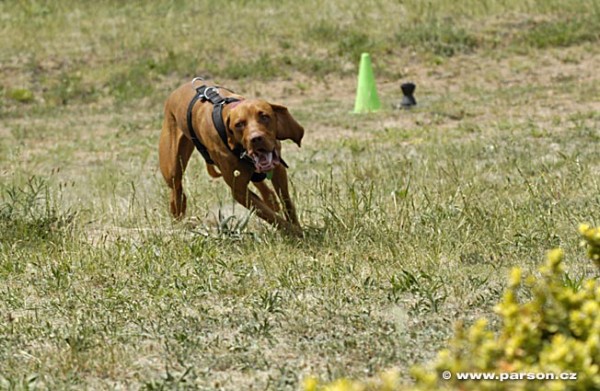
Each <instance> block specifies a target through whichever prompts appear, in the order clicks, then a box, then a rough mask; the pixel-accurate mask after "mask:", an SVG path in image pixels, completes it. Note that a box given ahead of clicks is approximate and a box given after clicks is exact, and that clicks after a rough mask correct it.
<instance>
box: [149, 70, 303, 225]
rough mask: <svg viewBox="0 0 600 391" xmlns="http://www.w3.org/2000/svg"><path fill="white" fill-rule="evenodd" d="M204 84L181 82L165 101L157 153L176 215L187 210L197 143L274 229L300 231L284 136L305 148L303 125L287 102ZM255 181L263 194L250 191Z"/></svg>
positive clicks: (210, 166) (212, 170)
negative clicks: (186, 187)
mask: <svg viewBox="0 0 600 391" xmlns="http://www.w3.org/2000/svg"><path fill="white" fill-rule="evenodd" d="M199 83H200V82H199V81H198V80H197V79H194V80H193V81H192V82H191V83H186V84H184V85H182V86H181V87H179V88H178V89H176V90H175V91H173V92H172V93H171V95H170V96H169V98H168V99H167V101H166V103H165V112H164V120H163V126H162V132H161V135H160V141H159V148H158V152H159V165H160V171H161V172H162V175H163V177H164V178H165V181H166V182H167V184H168V185H169V187H170V188H171V202H170V203H171V213H172V214H173V216H174V217H176V218H181V217H183V215H184V214H185V210H186V196H185V193H184V192H183V186H182V178H183V173H184V171H185V168H186V166H187V163H188V161H189V159H190V156H191V155H192V152H193V151H194V145H196V148H198V150H199V151H200V153H201V154H202V155H203V156H204V158H205V160H206V162H207V164H206V168H207V171H208V174H209V175H210V176H212V177H214V178H217V177H220V176H222V177H223V179H224V180H225V182H226V183H227V185H229V187H230V188H231V190H232V193H233V197H234V199H235V200H236V201H237V202H239V203H240V204H242V205H244V206H245V207H246V208H248V209H254V210H256V214H257V215H258V216H259V217H260V218H262V219H264V220H266V221H268V222H269V223H271V224H273V225H274V226H275V227H277V228H279V229H282V230H284V231H286V232H288V233H291V234H294V235H301V234H302V230H301V228H300V223H299V221H298V217H297V215H296V209H295V207H294V203H293V202H292V199H291V198H290V194H289V189H288V178H287V171H286V167H287V165H286V164H285V162H284V161H283V160H282V159H281V143H280V140H287V139H290V140H292V141H294V142H295V143H296V144H297V145H298V146H300V143H301V141H302V137H303V136H304V128H303V127H302V126H301V125H300V124H298V122H296V120H295V119H294V118H293V117H292V116H291V114H290V113H289V111H288V109H287V108H286V107H284V106H280V105H276V104H271V103H269V102H267V101H265V100H262V99H245V98H244V97H242V96H240V95H236V94H234V93H232V92H230V91H229V90H227V89H224V88H221V87H216V86H212V85H208V86H207V85H204V84H203V85H202V86H199V87H198V84H199ZM215 103H216V104H215ZM217 109H218V110H217ZM219 125H220V128H221V129H219ZM190 127H191V128H192V129H190ZM194 139H195V140H194ZM202 149H204V151H202ZM265 176H267V177H270V178H271V181H272V184H273V189H274V191H273V190H272V189H271V188H270V187H269V186H268V185H267V184H266V183H265V180H264V179H265ZM251 181H252V182H253V183H254V185H255V186H256V188H257V189H258V190H259V192H260V194H261V197H259V196H258V195H257V194H255V193H254V192H252V191H251V190H250V188H249V184H250V182H251ZM275 195H277V196H278V197H279V199H280V201H281V204H282V205H283V212H284V216H285V219H284V218H282V217H281V216H280V215H278V213H277V212H278V211H279V210H280V208H279V204H278V202H277V197H276V196H275Z"/></svg>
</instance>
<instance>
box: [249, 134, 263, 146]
mask: <svg viewBox="0 0 600 391" xmlns="http://www.w3.org/2000/svg"><path fill="white" fill-rule="evenodd" d="M263 141H264V137H263V136H254V137H252V138H251V139H250V143H252V145H258V144H260V143H262V142H263Z"/></svg>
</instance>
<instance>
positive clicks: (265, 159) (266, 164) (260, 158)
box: [254, 152, 276, 172]
mask: <svg viewBox="0 0 600 391" xmlns="http://www.w3.org/2000/svg"><path fill="white" fill-rule="evenodd" d="M275 164H276V162H274V161H273V152H267V153H260V154H256V155H255V156H254V167H255V168H256V171H258V172H265V171H269V170H272V169H273V168H275Z"/></svg>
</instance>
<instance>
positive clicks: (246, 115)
mask: <svg viewBox="0 0 600 391" xmlns="http://www.w3.org/2000/svg"><path fill="white" fill-rule="evenodd" d="M225 123H226V126H227V141H228V143H229V147H230V148H231V149H235V148H236V147H238V146H241V147H243V148H244V149H245V150H246V152H247V154H248V156H250V157H251V158H252V160H253V161H254V167H255V169H256V171H257V172H266V171H270V170H272V169H273V168H275V166H277V165H278V164H280V163H281V160H280V156H281V143H280V142H279V140H288V139H290V140H292V141H294V142H295V143H296V144H298V146H300V143H301V142H302V137H303V136H304V128H303V127H302V126H300V124H298V122H296V120H295V119H294V118H293V117H292V116H291V114H290V113H289V111H288V109H287V108H286V107H285V106H280V105H274V104H271V103H269V102H267V101H265V100H262V99H251V100H243V101H240V102H235V103H232V104H231V107H230V110H229V112H228V113H227V118H226V120H225Z"/></svg>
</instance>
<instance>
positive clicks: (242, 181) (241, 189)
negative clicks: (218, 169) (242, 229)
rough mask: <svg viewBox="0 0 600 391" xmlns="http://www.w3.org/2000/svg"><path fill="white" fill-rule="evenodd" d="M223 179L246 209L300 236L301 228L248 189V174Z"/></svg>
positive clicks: (279, 227) (234, 196)
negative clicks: (278, 213) (282, 216)
mask: <svg viewBox="0 0 600 391" xmlns="http://www.w3.org/2000/svg"><path fill="white" fill-rule="evenodd" d="M225 180H226V181H227V182H228V184H230V186H231V189H232V192H233V198H234V199H235V200H236V201H237V202H239V203H240V204H242V205H243V206H245V207H246V208H247V209H250V210H255V211H256V215H257V216H258V217H260V218H261V219H263V220H265V221H267V222H269V223H270V224H272V225H274V226H275V227H277V228H278V229H281V230H283V231H285V232H287V233H289V234H292V235H295V236H302V230H301V229H300V227H299V226H298V225H294V224H291V223H290V222H289V221H286V220H284V219H282V218H281V217H280V216H278V215H277V213H276V212H275V211H274V210H273V209H271V208H270V207H269V205H267V203H265V202H264V201H263V200H262V199H261V198H260V197H259V196H258V195H257V194H255V193H254V192H252V191H250V189H249V187H248V185H249V183H250V175H239V176H237V177H232V178H229V177H228V176H227V177H225ZM230 181H231V183H230ZM286 207H287V206H286ZM296 220H297V219H296Z"/></svg>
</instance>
